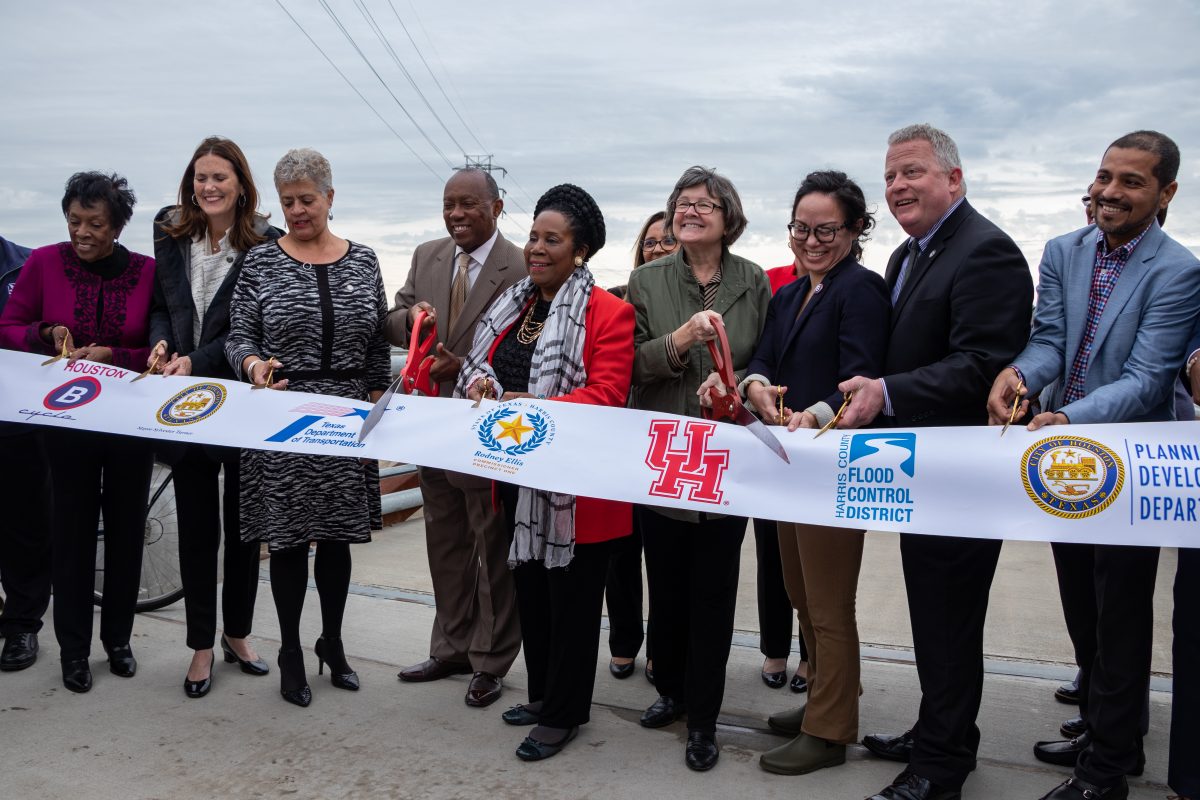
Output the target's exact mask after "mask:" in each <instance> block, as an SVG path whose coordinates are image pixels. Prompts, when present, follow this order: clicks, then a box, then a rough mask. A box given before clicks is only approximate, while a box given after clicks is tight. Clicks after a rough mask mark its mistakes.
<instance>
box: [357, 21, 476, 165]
mask: <svg viewBox="0 0 1200 800" xmlns="http://www.w3.org/2000/svg"><path fill="white" fill-rule="evenodd" d="M354 5H355V7H356V8H358V12H359V13H360V14H362V15H363V19H364V20H366V22H367V24H368V25H369V26H370V27H371V29H372V30H373V31H375V36H376V37H378V39H379V41H380V43H381V44H383V46H384V49H386V50H387V51H388V55H390V56H391V57H392V61H394V62H395V63H396V66H397V67H398V68H399V69H400V72H402V73H404V77H405V79H407V80H408V85H409V86H411V87H412V88H413V91H415V92H416V93H417V96H418V97H420V98H421V102H423V103H424V104H425V108H427V109H429V113H430V114H433V118H434V119H436V120H437V122H438V125H441V126H442V130H443V131H445V132H446V135H447V136H449V137H450V141H452V142H454V146H455V147H457V148H458V151H459V152H460V153H465V152H466V151H467V149H466V148H465V147H463V146H462V145H461V144H459V142H458V139H456V138H454V134H453V133H451V132H450V129H449V128H447V127H446V123H445V122H443V121H442V118H441V117H440V116H439V115H438V113H437V111H434V109H433V106H432V105H431V104H430V102H429V98H427V97H426V96H425V93H424V92H422V91H421V87H420V86H417V82H416V81H415V80H413V76H412V74H411V73H410V72H409V71H408V69H407V68H406V67H405V66H404V63H403V62H401V61H400V56H398V55H397V54H396V50H395V48H393V47H392V43H391V42H390V41H388V38H387V35H386V34H385V33H384V32H383V28H381V27H379V23H378V22H376V21H375V17H374V16H373V15H372V14H371V12H370V10H369V9H368V8H367V6H366V3H364V2H362V0H354Z"/></svg>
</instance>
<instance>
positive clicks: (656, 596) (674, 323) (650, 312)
mask: <svg viewBox="0 0 1200 800" xmlns="http://www.w3.org/2000/svg"><path fill="white" fill-rule="evenodd" d="M665 221H666V225H665V233H666V234H667V235H670V236H673V237H675V238H676V239H678V240H679V242H680V245H681V247H680V249H679V250H676V251H675V252H674V253H672V254H671V255H669V256H666V257H665V258H660V259H658V260H657V261H653V262H651V263H649V264H647V265H645V266H643V267H641V268H639V269H637V270H635V271H634V273H633V275H632V276H630V279H629V301H630V302H631V303H632V304H633V307H634V311H635V313H636V320H637V327H636V330H635V333H634V343H635V345H636V347H637V351H636V353H635V355H634V364H633V391H632V395H631V399H630V405H631V406H632V407H634V408H641V409H646V410H649V411H660V412H667V413H672V414H683V415H686V416H692V417H699V416H700V415H701V412H700V398H699V396H698V395H697V387H698V386H699V385H700V384H701V382H702V381H703V378H704V376H706V375H708V374H709V373H710V372H711V371H712V370H713V362H712V358H711V357H710V356H709V353H708V350H707V348H706V347H705V344H704V343H705V342H707V341H710V340H712V339H714V338H715V337H716V329H715V328H714V327H713V323H714V321H721V322H723V324H724V326H725V330H726V333H727V335H728V338H729V346H730V351H731V354H732V360H733V368H734V369H735V370H737V371H740V370H742V369H743V368H745V366H746V364H747V363H749V361H750V357H751V356H752V355H753V354H754V346H755V343H756V342H757V341H758V337H759V334H760V333H761V331H762V327H763V323H764V321H765V320H766V313H767V303H768V302H769V300H770V287H769V286H768V284H767V278H766V276H765V275H764V274H763V271H762V269H760V268H759V267H758V265H756V264H754V263H752V262H750V261H747V260H746V259H744V258H741V257H739V256H735V255H733V254H732V253H731V252H729V247H730V245H732V244H733V243H734V242H735V241H737V239H738V237H739V236H740V235H741V233H742V231H744V230H745V229H746V216H745V214H743V213H742V203H741V199H740V198H739V197H738V193H737V190H736V189H735V188H734V186H733V184H732V183H731V182H730V181H729V179H728V178H726V177H725V176H723V175H719V174H718V173H717V172H716V171H714V170H711V169H706V168H704V167H690V168H689V169H687V170H686V171H685V172H684V173H683V175H682V177H680V179H679V181H678V182H677V183H676V184H675V188H674V189H673V190H672V192H671V196H670V198H669V199H668V201H667V208H666V217H665ZM716 511H718V509H715V508H714V512H716ZM634 513H635V516H636V517H637V518H638V524H639V526H640V528H641V532H642V536H643V539H644V546H645V550H646V571H647V575H648V577H649V583H650V606H651V608H653V609H654V677H655V685H656V686H657V687H658V691H659V695H660V697H659V698H658V699H657V700H656V701H655V702H654V704H653V705H651V706H650V708H648V709H646V712H645V713H644V714H642V718H641V724H642V725H643V726H645V727H647V728H659V727H663V726H665V725H669V724H671V723H672V722H674V721H675V720H676V719H678V718H679V717H680V716H682V715H683V714H684V713H685V712H686V713H687V715H688V739H687V745H686V748H685V751H684V761H685V763H686V764H687V765H688V767H690V768H691V769H694V770H707V769H711V768H712V767H713V765H715V764H716V763H717V758H718V756H719V750H718V747H717V741H716V723H717V715H718V714H719V713H720V711H721V700H722V697H723V695H724V691H725V665H726V662H727V661H728V660H729V647H730V644H731V642H732V639H733V614H734V607H735V604H736V600H737V583H738V564H739V557H740V554H741V546H742V539H743V538H744V537H745V535H746V518H745V517H731V516H725V515H723V514H720V513H707V512H706V513H703V514H701V513H698V512H696V511H689V510H682V509H674V508H660V507H652V506H638V507H636V509H635V512H634Z"/></svg>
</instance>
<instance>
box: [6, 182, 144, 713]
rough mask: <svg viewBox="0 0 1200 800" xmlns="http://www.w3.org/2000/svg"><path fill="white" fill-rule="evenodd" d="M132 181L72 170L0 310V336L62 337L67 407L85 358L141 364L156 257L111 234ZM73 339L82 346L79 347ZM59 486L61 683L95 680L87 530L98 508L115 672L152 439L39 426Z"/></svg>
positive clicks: (125, 644) (95, 522) (81, 396)
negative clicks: (47, 239)
mask: <svg viewBox="0 0 1200 800" xmlns="http://www.w3.org/2000/svg"><path fill="white" fill-rule="evenodd" d="M135 202H136V198H135V197H134V194H133V192H132V191H131V190H130V189H129V187H128V185H127V183H126V181H125V179H124V178H122V177H119V176H117V175H104V174H102V173H99V172H80V173H77V174H75V175H72V176H71V178H70V180H68V181H67V186H66V192H65V193H64V195H63V199H62V210H63V214H64V216H65V217H66V219H67V232H68V234H69V235H70V241H68V242H60V243H59V244H54V245H49V246H48V247H41V248H38V249H37V250H34V251H33V253H32V254H31V255H30V256H29V260H28V261H26V262H25V267H24V268H23V269H22V270H21V277H20V278H18V279H17V284H16V286H15V287H14V288H13V293H12V297H10V298H9V301H8V304H7V305H6V306H5V307H4V315H3V317H0V347H6V348H8V349H11V350H27V351H29V352H32V353H45V354H57V353H61V352H63V350H64V349H65V350H66V351H67V352H68V354H69V359H70V360H69V361H66V362H64V363H63V364H62V366H59V365H55V366H54V367H52V368H53V369H63V368H64V367H65V370H64V371H63V384H64V386H63V394H62V396H61V398H60V402H61V404H63V408H62V409H61V410H62V411H64V412H67V413H69V409H70V404H71V403H76V404H78V403H82V402H86V401H87V400H88V399H90V398H91V397H93V396H94V395H93V394H89V391H91V392H94V391H96V389H94V388H93V389H91V390H89V389H88V386H90V384H77V387H73V390H68V388H67V387H66V384H67V383H69V382H72V381H80V380H83V377H82V376H84V375H86V371H87V370H88V369H89V368H90V367H89V366H88V365H86V364H83V363H81V362H83V361H91V362H98V363H101V364H111V365H113V366H116V367H121V368H123V369H127V370H131V371H141V370H142V369H144V368H145V364H146V357H147V355H149V352H150V347H149V342H148V341H147V339H148V330H149V321H150V300H151V297H152V295H153V292H154V259H152V258H150V257H149V256H144V255H141V254H139V253H131V252H130V251H129V250H127V249H125V248H124V247H122V246H121V245H120V244H118V243H117V241H116V240H117V236H119V235H120V233H121V230H122V229H123V228H124V227H125V225H126V224H127V223H128V222H129V219H130V218H131V217H132V216H133V204H134V203H135ZM77 343H82V344H83V346H80V347H77V346H76V344H77ZM46 449H47V453H48V456H49V461H50V474H51V478H52V480H53V485H54V486H55V488H56V493H61V494H59V496H58V497H57V498H56V506H55V514H54V520H53V523H52V525H51V567H50V573H51V582H52V584H53V587H54V633H55V635H56V636H57V637H58V644H59V649H60V650H61V657H62V675H63V685H64V686H66V687H67V688H68V689H70V690H71V691H73V692H86V691H88V690H89V689H91V688H92V673H91V668H90V666H89V664H88V655H89V654H90V652H91V646H92V587H93V585H94V584H95V580H96V531H97V528H98V527H99V522H100V511H101V509H103V511H104V602H103V605H102V606H101V609H100V641H101V642H102V643H103V644H104V649H105V652H107V654H108V668H109V671H110V672H112V673H113V674H114V675H119V676H121V677H123V678H131V677H133V674H134V673H135V672H136V671H137V661H136V660H135V659H134V657H133V651H132V650H131V649H130V647H129V637H130V636H131V634H132V632H133V614H134V608H135V606H136V604H137V597H138V579H139V577H140V575H141V569H142V535H143V526H144V524H145V517H146V502H147V499H148V496H149V493H150V470H151V467H152V465H153V458H154V456H153V449H152V446H151V445H150V443H149V442H148V441H147V440H145V439H135V438H133V437H129V436H116V435H113V434H108V433H95V432H92V431H82V430H71V429H70V428H69V427H67V426H63V427H57V426H56V427H53V428H50V429H48V430H47V432H46Z"/></svg>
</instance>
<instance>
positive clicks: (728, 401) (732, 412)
mask: <svg viewBox="0 0 1200 800" xmlns="http://www.w3.org/2000/svg"><path fill="white" fill-rule="evenodd" d="M709 322H711V323H712V326H713V328H715V329H716V331H717V338H716V339H715V340H713V341H710V342H707V344H708V354H709V355H710V356H712V360H713V366H714V367H715V368H716V371H717V374H718V375H719V376H720V378H721V383H723V384H725V394H723V395H722V394H718V393H717V391H716V389H715V388H712V389H709V390H708V396H709V399H711V400H712V408H711V409H707V408H706V409H702V410H703V412H704V416H705V418H706V419H731V420H733V421H734V422H736V423H738V424H739V425H743V426H745V427H746V428H748V429H749V430H750V432H751V433H753V434H754V435H755V436H757V437H758V440H759V441H760V442H762V443H763V444H765V445H766V446H767V447H769V448H771V452H773V453H774V454H775V455H777V456H779V457H780V458H782V459H783V460H784V461H785V462H787V463H788V464H790V463H792V461H791V459H790V458H788V455H787V452H786V451H785V450H784V449H783V445H782V444H780V443H779V440H778V439H776V438H775V437H774V436H772V435H771V432H770V431H768V430H767V426H766V425H763V424H762V422H760V421H759V420H757V419H755V417H754V415H753V414H751V413H750V412H749V411H747V410H746V406H745V405H743V404H742V398H741V397H739V396H738V390H737V381H735V380H734V378H733V356H732V355H731V353H730V351H729V337H728V336H727V335H726V334H725V324H724V323H723V322H721V320H720V319H716V318H713V317H710V318H709Z"/></svg>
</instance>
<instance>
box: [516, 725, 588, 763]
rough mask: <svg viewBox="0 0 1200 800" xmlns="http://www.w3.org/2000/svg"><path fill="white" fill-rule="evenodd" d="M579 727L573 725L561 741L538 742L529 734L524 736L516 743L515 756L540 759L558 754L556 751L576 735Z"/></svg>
mask: <svg viewBox="0 0 1200 800" xmlns="http://www.w3.org/2000/svg"><path fill="white" fill-rule="evenodd" d="M578 733H579V727H578V726H575V727H573V728H569V729H568V730H567V735H566V736H564V737H563V738H562V740H561V741H559V742H556V743H554V744H549V743H547V742H539V741H538V740H537V739H534V738H533V737H531V736H526V737H525V741H523V742H521V743H520V744H519V745H517V758H519V759H521V760H522V761H541V760H542V759H544V758H550V756H556V755H558V751H560V750H562V749H563V748H564V747H566V746H567V742H569V741H571V740H572V739H574V738H575V737H576V735H578Z"/></svg>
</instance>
